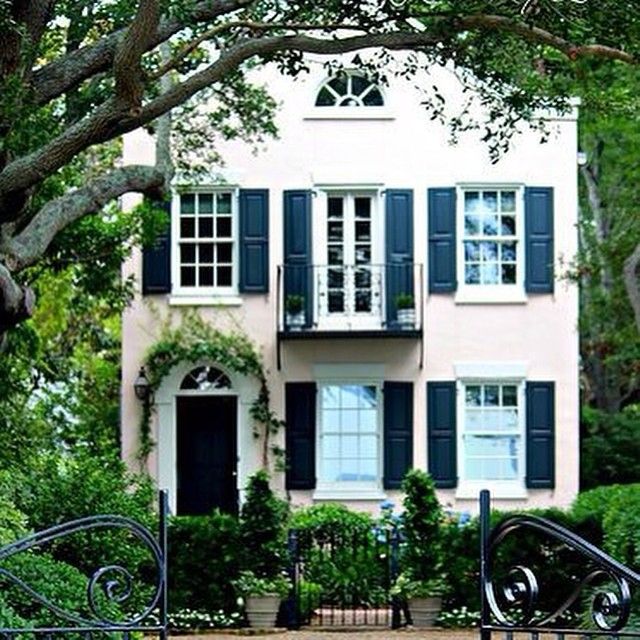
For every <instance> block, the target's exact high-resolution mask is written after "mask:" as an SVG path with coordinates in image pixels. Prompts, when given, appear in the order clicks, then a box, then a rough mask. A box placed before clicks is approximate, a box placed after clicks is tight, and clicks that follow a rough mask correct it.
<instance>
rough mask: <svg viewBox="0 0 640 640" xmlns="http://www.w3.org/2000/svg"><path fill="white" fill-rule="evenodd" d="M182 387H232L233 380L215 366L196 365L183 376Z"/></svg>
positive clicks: (212, 388) (210, 388)
mask: <svg viewBox="0 0 640 640" xmlns="http://www.w3.org/2000/svg"><path fill="white" fill-rule="evenodd" d="M180 389H183V390H185V391H217V390H219V389H231V380H229V377H228V376H227V375H226V374H225V373H223V372H222V371H220V369H216V368H215V367H196V368H195V369H192V370H191V371H189V373H188V374H187V375H186V376H185V377H184V378H183V380H182V384H181V385H180Z"/></svg>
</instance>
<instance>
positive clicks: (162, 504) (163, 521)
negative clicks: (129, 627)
mask: <svg viewBox="0 0 640 640" xmlns="http://www.w3.org/2000/svg"><path fill="white" fill-rule="evenodd" d="M158 501H159V505H158V507H159V512H160V513H159V516H160V517H159V523H158V524H159V531H158V538H159V539H158V543H159V547H160V551H161V552H162V576H161V580H162V592H161V595H160V603H159V604H160V626H161V627H162V631H161V632H160V640H167V629H168V597H167V594H168V591H169V585H168V583H167V579H168V573H167V565H168V562H167V519H168V516H169V492H168V491H167V490H166V489H162V490H161V491H160V494H159V496H158Z"/></svg>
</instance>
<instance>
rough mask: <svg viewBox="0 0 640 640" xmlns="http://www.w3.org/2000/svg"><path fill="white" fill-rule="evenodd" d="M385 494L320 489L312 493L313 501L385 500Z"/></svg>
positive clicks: (376, 490) (332, 488) (370, 491)
mask: <svg viewBox="0 0 640 640" xmlns="http://www.w3.org/2000/svg"><path fill="white" fill-rule="evenodd" d="M386 498H387V494H386V493H385V492H384V491H383V490H382V489H377V488H371V489H356V488H353V489H349V488H345V489H340V488H334V487H326V488H324V487H320V488H318V489H316V490H315V491H314V492H313V500H314V501H318V502H320V501H323V500H385V499H386Z"/></svg>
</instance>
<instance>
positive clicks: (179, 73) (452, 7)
mask: <svg viewBox="0 0 640 640" xmlns="http://www.w3.org/2000/svg"><path fill="white" fill-rule="evenodd" d="M635 14H636V6H635V2H633V1H631V0H627V1H614V0H601V1H599V2H595V1H591V0H490V1H489V0H465V1H463V2H462V1H457V0H456V1H453V0H365V1H361V0H325V1H324V2H307V1H306V0H299V1H296V2H288V1H286V0H284V1H283V0H74V1H70V0H0V40H1V41H2V43H3V46H2V48H1V49H0V331H1V332H4V331H6V330H7V329H8V328H10V327H13V326H16V325H17V324H19V323H20V322H21V321H22V320H24V319H25V318H27V317H29V316H30V315H32V313H33V308H34V298H35V296H34V293H33V290H32V288H31V286H30V283H31V282H32V280H33V268H34V266H35V265H38V264H40V263H41V262H42V261H47V260H52V259H53V260H55V259H56V258H57V257H59V256H60V252H64V251H68V250H69V244H67V245H66V248H65V243H64V242H61V241H60V238H61V236H62V235H64V233H63V232H65V231H66V232H67V233H69V230H70V229H71V228H72V227H73V226H74V225H76V224H78V222H79V221H81V220H82V219H83V218H86V217H87V216H91V215H92V214H95V213H96V212H98V211H100V210H101V209H102V208H103V207H104V206H105V205H107V204H108V203H109V202H110V201H112V200H114V199H115V198H117V197H119V196H121V195H122V194H124V193H127V192H140V193H145V194H150V195H153V196H158V195H161V194H162V193H163V191H165V190H166V187H167V186H168V184H169V181H170V179H171V175H172V166H173V165H172V162H171V161H170V157H169V147H168V145H166V144H165V145H164V146H163V145H162V144H159V147H158V150H159V152H158V154H157V164H156V166H118V163H117V158H118V155H119V146H118V140H119V138H120V136H122V135H123V134H125V133H127V132H129V131H132V130H134V129H136V128H138V127H141V126H156V127H157V130H158V132H160V130H161V126H162V125H161V124H158V119H159V118H160V119H162V117H166V116H165V114H168V113H169V112H171V111H172V110H175V109H179V110H180V109H183V110H187V112H188V110H189V109H193V108H194V105H196V104H197V101H198V100H205V99H206V100H208V101H209V102H210V103H211V104H214V105H216V108H215V109H214V110H213V111H212V112H211V113H210V114H209V115H208V116H207V122H206V126H208V127H213V128H214V129H215V130H216V132H217V133H218V135H219V136H220V137H223V138H225V137H227V138H229V137H239V138H242V139H245V140H247V141H249V142H252V141H253V142H255V141H257V140H260V139H261V137H262V136H263V135H265V133H266V134H269V133H273V132H274V125H273V120H272V118H271V116H272V112H273V109H274V108H275V105H274V104H273V102H272V101H271V102H270V101H269V100H268V99H266V95H265V89H264V88H261V87H252V86H251V84H250V82H249V80H248V78H247V75H246V72H247V71H248V70H249V69H250V68H251V66H255V65H256V64H264V63H267V62H272V63H276V64H277V65H278V66H279V67H280V68H281V70H282V71H283V72H285V73H290V74H297V73H302V72H304V69H305V62H304V54H306V53H312V54H318V55H322V56H326V57H327V60H330V59H331V57H332V56H336V55H338V54H344V53H349V52H354V53H355V52H357V51H359V50H361V49H363V48H371V47H376V48H379V54H377V56H376V57H375V58H374V59H373V61H372V60H370V59H368V60H367V62H366V63H364V62H361V61H359V59H358V57H357V56H355V57H354V64H358V63H360V64H363V65H364V64H366V66H367V70H368V71H369V72H370V73H380V74H384V73H385V72H386V69H387V64H386V62H387V56H388V54H389V52H393V51H400V50H402V51H409V52H412V53H411V54H410V55H408V56H405V57H404V59H405V62H404V65H403V67H402V69H401V70H399V71H396V73H400V74H402V75H405V76H408V77H413V76H416V77H417V76H418V75H419V74H420V73H421V72H422V71H423V70H425V69H427V68H428V67H429V66H431V65H433V64H446V63H448V64H451V65H454V66H455V67H456V68H457V69H458V70H459V71H460V74H461V75H462V76H465V77H467V78H469V79H471V78H473V82H474V88H475V89H476V90H477V91H478V92H479V94H480V96H481V99H482V101H483V103H484V105H485V107H486V109H485V111H486V114H487V119H486V122H483V123H482V127H483V128H484V135H483V137H484V138H485V139H486V140H487V141H488V142H489V143H490V144H491V143H492V142H493V143H494V144H495V140H496V139H499V136H500V131H502V130H504V129H508V128H509V127H512V126H513V125H514V123H516V122H517V121H518V120H519V119H521V118H530V117H531V116H532V114H533V113H534V111H535V109H537V108H540V107H553V108H562V107H563V106H566V104H567V100H568V98H569V97H570V96H571V95H572V94H574V93H575V87H576V82H584V83H586V82H588V78H589V77H590V76H591V74H592V73H594V71H597V70H598V69H599V68H600V67H602V66H603V65H616V64H618V65H619V64H624V65H637V62H638V60H639V59H640V37H639V36H640V20H638V19H637V18H636V17H635ZM434 104H435V103H434ZM433 108H435V109H436V110H437V107H433ZM436 115H437V114H436ZM177 120H178V119H177V118H176V121H177ZM159 140H160V141H162V136H159ZM71 246H72V245H71ZM84 250H85V254H84V258H85V259H88V260H91V259H92V257H93V252H94V250H95V249H94V248H92V247H90V246H88V247H84ZM74 251H76V250H75V248H74ZM76 258H77V259H78V260H80V259H82V258H83V256H81V255H78V251H76Z"/></svg>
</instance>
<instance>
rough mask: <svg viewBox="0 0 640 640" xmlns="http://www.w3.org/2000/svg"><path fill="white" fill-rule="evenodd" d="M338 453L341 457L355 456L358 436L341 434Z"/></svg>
mask: <svg viewBox="0 0 640 640" xmlns="http://www.w3.org/2000/svg"><path fill="white" fill-rule="evenodd" d="M340 455H341V456H342V457H343V458H357V457H358V455H359V451H358V436H342V446H341V447H340Z"/></svg>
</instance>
